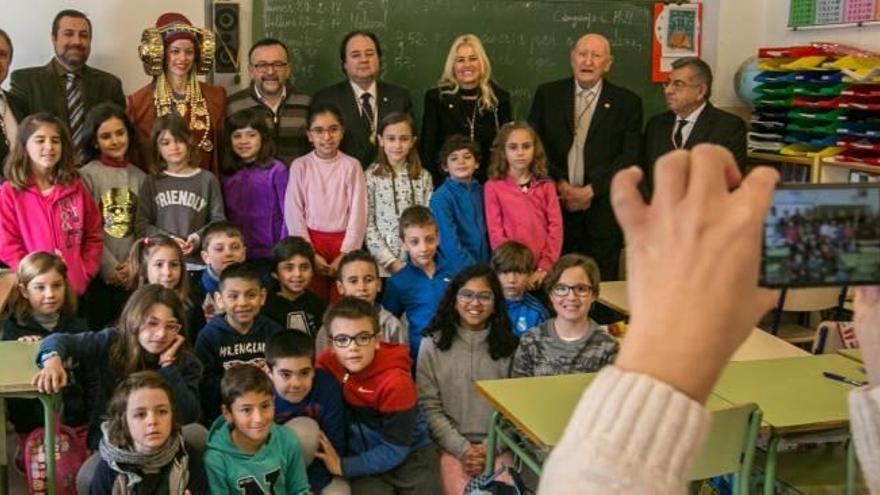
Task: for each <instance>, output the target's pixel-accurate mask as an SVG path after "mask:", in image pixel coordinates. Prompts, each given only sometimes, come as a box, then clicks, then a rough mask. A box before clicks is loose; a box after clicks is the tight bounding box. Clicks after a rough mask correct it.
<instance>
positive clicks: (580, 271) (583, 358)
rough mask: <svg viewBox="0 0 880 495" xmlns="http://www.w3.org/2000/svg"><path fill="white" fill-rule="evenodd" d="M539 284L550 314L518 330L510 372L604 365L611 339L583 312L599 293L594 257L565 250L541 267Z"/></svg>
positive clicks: (613, 351)
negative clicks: (542, 274) (548, 265)
mask: <svg viewBox="0 0 880 495" xmlns="http://www.w3.org/2000/svg"><path fill="white" fill-rule="evenodd" d="M544 289H545V290H546V291H547V296H548V297H549V298H550V302H551V304H552V305H553V310H554V312H555V313H556V317H555V318H550V319H549V320H547V321H545V322H544V323H541V324H540V325H538V326H537V327H535V328H533V329H531V330H529V331H528V332H526V333H525V334H523V336H522V337H521V338H520V343H519V348H518V349H517V350H516V356H515V357H514V359H513V373H512V375H513V376H515V377H519V376H552V375H567V374H570V373H587V372H592V371H598V370H599V369H600V368H602V367H603V366H605V365H607V364H610V363H611V362H612V361H613V360H614V358H615V356H617V350H618V344H617V341H616V340H614V337H612V336H611V335H609V334H608V333H607V332H606V331H605V330H603V329H602V328H600V327H599V324H598V323H596V322H595V321H594V320H592V319H591V318H590V316H589V312H590V307H591V306H592V305H593V301H595V298H596V296H597V295H598V294H599V267H598V266H597V265H596V262H595V261H593V260H592V259H591V258H588V257H586V256H584V255H581V254H576V253H572V254H566V255H565V256H563V257H561V258H559V261H557V262H556V263H555V264H554V265H553V267H552V268H551V269H550V271H549V272H547V277H546V278H545V279H544Z"/></svg>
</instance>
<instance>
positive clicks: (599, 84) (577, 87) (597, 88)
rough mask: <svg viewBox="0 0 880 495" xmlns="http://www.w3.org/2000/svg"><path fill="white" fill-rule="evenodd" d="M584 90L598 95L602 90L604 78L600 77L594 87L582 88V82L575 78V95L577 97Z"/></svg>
mask: <svg viewBox="0 0 880 495" xmlns="http://www.w3.org/2000/svg"><path fill="white" fill-rule="evenodd" d="M584 91H589V92H593V93H594V95H598V94H599V93H601V92H602V79H599V82H597V83H596V84H594V85H593V87H592V88H582V87H581V85H580V84H578V82H577V79H575V80H574V96H575V98H577V97H578V96H580V95H581V93H583V92H584Z"/></svg>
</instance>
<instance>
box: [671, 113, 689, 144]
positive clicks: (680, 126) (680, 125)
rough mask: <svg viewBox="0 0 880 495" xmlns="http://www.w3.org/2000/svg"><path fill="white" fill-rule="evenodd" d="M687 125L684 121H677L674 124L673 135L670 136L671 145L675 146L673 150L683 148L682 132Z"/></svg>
mask: <svg viewBox="0 0 880 495" xmlns="http://www.w3.org/2000/svg"><path fill="white" fill-rule="evenodd" d="M687 123H688V121H687V120H685V119H678V120H677V121H676V122H675V134H673V135H672V145H673V146H675V149H681V148H682V147H683V146H684V136H683V135H682V131H683V130H684V126H685V125H687Z"/></svg>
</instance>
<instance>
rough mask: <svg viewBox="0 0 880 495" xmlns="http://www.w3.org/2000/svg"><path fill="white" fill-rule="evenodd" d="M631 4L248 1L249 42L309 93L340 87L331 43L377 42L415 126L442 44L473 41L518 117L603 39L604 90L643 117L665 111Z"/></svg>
mask: <svg viewBox="0 0 880 495" xmlns="http://www.w3.org/2000/svg"><path fill="white" fill-rule="evenodd" d="M653 3H654V2H650V1H644V0H642V1H639V0H608V1H595V0H583V1H559V0H557V1H547V0H545V1H537V2H536V1H520V0H256V1H255V2H254V17H253V18H254V26H253V32H254V39H258V38H259V37H262V36H270V37H274V38H278V39H281V40H282V41H284V42H285V43H287V44H288V46H289V48H290V52H291V59H292V63H293V74H294V76H293V78H294V83H295V84H296V86H297V87H299V88H300V89H301V90H304V91H306V92H308V93H314V91H315V90H317V89H319V88H321V87H323V86H326V85H328V84H331V83H335V82H337V81H339V80H340V79H342V77H343V73H342V68H341V64H340V60H339V43H340V40H341V39H342V37H343V36H344V35H345V33H346V32H348V31H350V30H352V29H367V30H371V31H374V32H375V33H376V34H377V35H378V36H379V39H380V40H381V43H382V49H383V57H382V66H383V69H382V72H383V73H382V79H383V80H385V81H388V82H392V83H395V84H399V85H402V86H405V87H407V88H408V89H409V90H410V92H411V94H412V97H413V102H414V104H415V105H416V113H417V115H418V116H419V117H420V115H421V108H422V101H423V97H424V93H425V91H426V90H427V89H429V88H431V87H434V86H436V84H437V81H438V80H439V79H440V74H441V72H442V70H443V63H444V62H445V60H446V55H447V53H448V51H449V47H450V45H451V44H452V41H453V40H454V39H455V38H456V37H457V36H458V35H460V34H465V33H475V34H477V35H478V36H479V37H480V38H481V39H482V41H483V43H484V45H485V46H486V51H487V52H488V54H489V58H490V60H491V63H492V73H493V79H494V80H495V81H496V82H498V83H499V84H500V85H501V86H502V87H503V88H505V89H507V90H508V91H510V92H511V96H512V98H513V105H514V115H515V116H516V117H517V118H525V117H526V116H527V115H528V109H529V105H530V104H531V98H532V95H533V94H534V91H535V88H537V87H538V85H540V84H541V83H543V82H547V81H551V80H554V79H559V78H562V77H569V76H571V68H570V65H569V48H570V46H571V44H572V43H573V42H574V41H575V40H576V39H577V38H579V37H580V36H581V35H582V34H584V33H588V32H595V33H600V34H603V35H605V36H606V37H607V38H608V39H609V40H610V41H611V45H612V53H613V55H614V65H613V67H612V70H611V73H610V75H609V76H608V78H609V80H611V81H612V82H615V83H616V84H620V85H623V86H626V87H627V88H629V89H631V90H633V91H635V92H636V93H637V94H639V95H640V96H641V97H642V99H643V101H644V103H645V115H646V117H647V116H650V115H653V114H655V113H658V112H661V111H663V110H665V105H664V101H663V92H662V89H661V88H660V86H659V85H656V84H653V83H651V35H652V5H653Z"/></svg>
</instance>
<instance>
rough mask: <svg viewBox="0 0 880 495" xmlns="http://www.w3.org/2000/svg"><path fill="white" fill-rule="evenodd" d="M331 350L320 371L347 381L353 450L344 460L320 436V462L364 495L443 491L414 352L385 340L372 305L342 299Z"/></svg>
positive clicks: (332, 318)
mask: <svg viewBox="0 0 880 495" xmlns="http://www.w3.org/2000/svg"><path fill="white" fill-rule="evenodd" d="M324 328H326V329H327V333H328V335H329V337H330V344H331V345H330V348H329V349H326V350H325V351H324V352H322V353H321V355H320V356H319V357H318V368H321V369H324V370H327V371H328V372H330V374H332V375H333V377H334V378H336V380H337V381H339V382H340V385H341V386H342V396H343V399H344V400H345V404H346V406H347V407H348V410H349V418H348V419H349V432H348V451H347V452H346V453H344V455H342V456H340V455H339V454H337V452H336V450H335V449H334V448H333V445H332V444H331V443H330V441H329V440H328V439H327V438H326V437H324V436H323V434H322V436H321V439H320V445H321V447H320V449H321V450H320V451H319V452H318V453H317V457H318V458H320V459H322V460H323V461H324V464H326V466H327V470H328V471H330V472H331V473H333V474H334V475H336V476H344V477H346V478H348V479H349V480H350V482H351V492H352V493H357V494H358V495H360V494H366V495H369V494H374V493H376V494H380V493H381V494H385V493H418V494H420V495H431V494H439V493H441V491H440V480H439V478H438V475H437V473H438V471H439V465H438V459H437V451H436V449H435V447H434V446H433V445H432V444H431V441H430V439H429V438H428V433H427V425H426V423H425V418H424V415H423V414H422V412H421V410H420V409H419V408H418V392H417V389H416V385H415V382H414V381H413V379H412V369H411V367H412V361H411V359H410V357H409V347H408V346H406V345H399V344H387V343H384V342H383V343H381V344H380V342H379V338H378V337H377V336H378V334H379V319H378V315H377V314H376V309H375V308H374V307H373V305H371V304H370V303H368V302H366V301H363V300H361V299H357V298H355V297H343V298H342V299H340V300H339V302H337V303H336V304H334V305H332V306H330V308H329V309H328V310H327V313H326V314H325V315H324Z"/></svg>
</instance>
